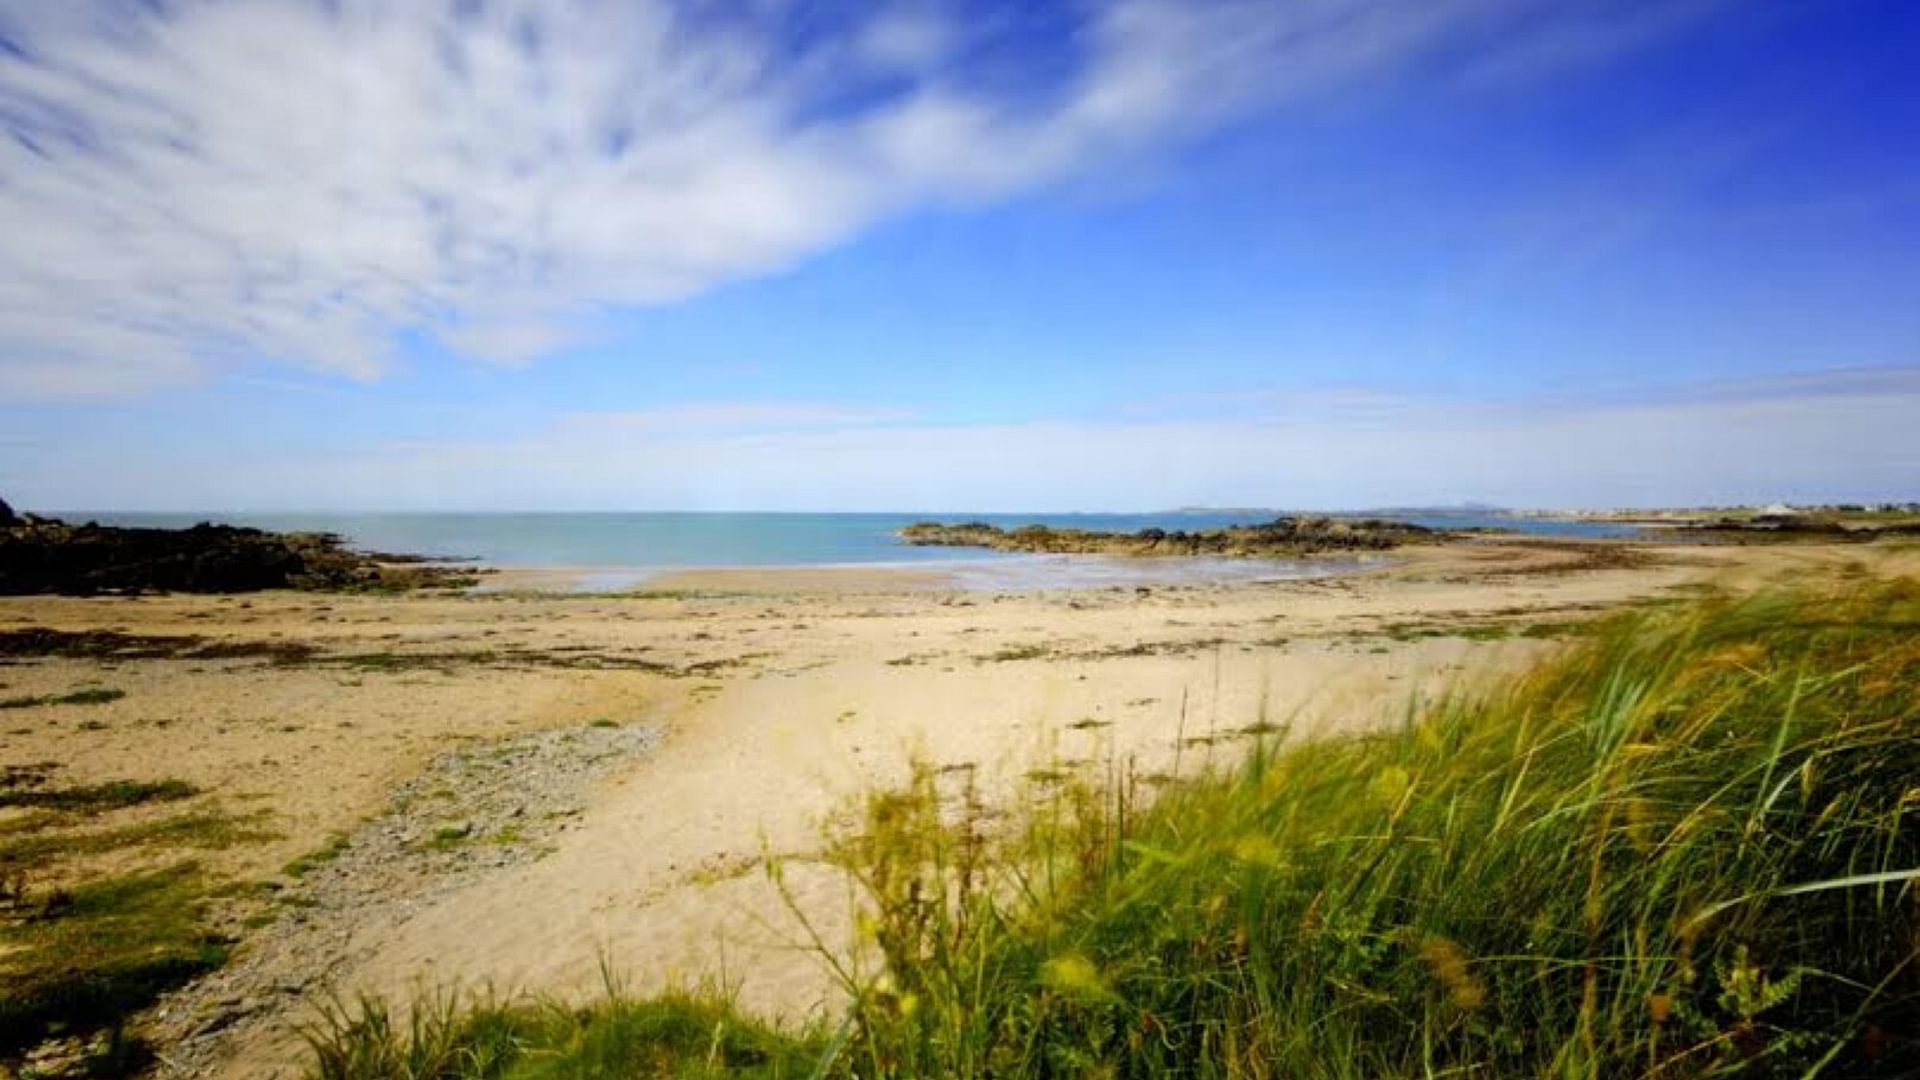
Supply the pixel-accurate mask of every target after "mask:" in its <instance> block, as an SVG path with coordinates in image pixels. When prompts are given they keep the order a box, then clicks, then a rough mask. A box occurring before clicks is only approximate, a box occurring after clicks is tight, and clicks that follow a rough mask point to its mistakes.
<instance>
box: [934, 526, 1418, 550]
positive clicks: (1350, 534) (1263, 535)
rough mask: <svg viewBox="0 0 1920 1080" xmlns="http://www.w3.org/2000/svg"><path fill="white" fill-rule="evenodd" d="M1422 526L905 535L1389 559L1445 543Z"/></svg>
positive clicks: (942, 543)
mask: <svg viewBox="0 0 1920 1080" xmlns="http://www.w3.org/2000/svg"><path fill="white" fill-rule="evenodd" d="M1446 535H1447V534H1445V533H1443V532H1437V531H1435V530H1433V529H1427V528H1423V527H1421V526H1419V525H1410V524H1407V523H1406V522H1400V521H1381V520H1378V519H1373V518H1365V519H1360V518H1334V517H1279V518H1275V519H1274V520H1272V521H1270V522H1266V523H1265V524H1260V525H1232V526H1228V527H1227V528H1224V529H1208V530H1205V531H1201V532H1185V531H1181V530H1174V531H1168V530H1166V529H1142V530H1140V531H1139V532H1134V533H1117V532H1096V531H1090V530H1085V529H1055V528H1050V527H1048V526H1045V525H1027V526H1024V527H1022V528H1018V529H1002V528H1000V527H999V526H997V525H988V524H985V523H984V522H977V521H975V522H967V523H964V524H958V525H948V524H943V523H940V522H933V521H923V522H918V523H915V524H913V525H909V526H907V527H906V528H904V529H902V530H900V539H901V540H902V541H904V542H905V543H908V544H912V545H914V546H915V547H979V548H991V549H992V550H994V551H1012V552H1027V553H1035V554H1049V555H1217V556H1225V557H1234V558H1253V557H1261V556H1269V557H1275V558H1280V557H1287V556H1294V555H1313V554H1319V553H1323V552H1338V551H1384V550H1386V549H1388V548H1393V547H1398V546H1399V545H1401V544H1406V543H1417V542H1422V541H1434V540H1439V539H1444V538H1445V536H1446Z"/></svg>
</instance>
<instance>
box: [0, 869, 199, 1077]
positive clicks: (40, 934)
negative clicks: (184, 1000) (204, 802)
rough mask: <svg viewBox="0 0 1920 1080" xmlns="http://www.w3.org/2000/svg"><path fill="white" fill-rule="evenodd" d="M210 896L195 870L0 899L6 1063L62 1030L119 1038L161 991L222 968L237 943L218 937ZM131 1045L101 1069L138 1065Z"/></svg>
mask: <svg viewBox="0 0 1920 1080" xmlns="http://www.w3.org/2000/svg"><path fill="white" fill-rule="evenodd" d="M205 899H206V892H205V888H204V885H203V882H202V879H201V877H200V874H199V872H198V870H197V868H196V867H194V866H193V865H192V864H191V863H188V864H182V865H179V866H175V867H172V868H169V869H165V870H160V871H155V872H150V873H141V874H130V875H126V876H123V877H112V878H101V879H98V880H95V881H90V882H87V883H85V884H82V885H77V886H74V887H73V888H71V889H47V890H40V891H35V890H31V889H22V888H15V889H13V890H10V891H9V892H7V893H6V894H4V895H0V901H4V903H0V1062H5V1061H7V1060H8V1059H17V1058H18V1057H19V1055H21V1054H22V1053H23V1052H25V1051H27V1050H29V1049H31V1048H32V1047H33V1046H35V1045H36V1044H38V1043H39V1042H41V1041H42V1040H43V1039H45V1038H47V1037H48V1036H50V1035H54V1034H58V1033H63V1032H74V1031H97V1030H101V1029H110V1030H112V1031H114V1032H116V1033H118V1031H119V1029H120V1028H121V1027H122V1025H123V1024H124V1023H125V1021H126V1019H127V1018H128V1017H129V1016H130V1015H132V1014H133V1013H135V1012H138V1011H139V1010H141V1009H143V1008H146V1007H147V1006H149V1005H151V1004H153V1003H154V1002H155V1001H156V1000H158V999H159V997H160V995H161V994H164V993H166V992H167V991H168V990H171V989H173V988H175V987H177V986H180V985H182V984H184V983H186V982H187V981H189V980H191V979H193V978H195V977H197V976H199V975H202V974H205V973H206V972H208V971H212V970H213V969H214V968H217V967H219V966H220V965H221V964H222V963H223V962H224V961H225V960H226V956H227V947H228V944H229V943H228V942H227V941H226V940H225V939H224V938H221V937H219V936H218V935H216V934H214V933H212V932H211V931H210V930H209V928H208V926H207V924H206V922H205V918H204V902H205ZM127 1045H128V1044H126V1043H125V1042H124V1041H123V1040H121V1039H119V1038H114V1039H112V1040H110V1041H109V1046H110V1047H112V1048H113V1049H114V1054H113V1055H112V1056H114V1057H118V1058H121V1060H120V1061H118V1062H112V1061H110V1062H103V1063H94V1064H93V1067H92V1071H94V1072H96V1073H99V1072H118V1071H123V1070H124V1069H126V1067H127V1066H128V1065H130V1064H134V1063H133V1062H130V1061H128V1060H126V1057H127V1053H126V1049H125V1048H126V1047H127ZM115 1066H118V1067H117V1068H116V1067H115Z"/></svg>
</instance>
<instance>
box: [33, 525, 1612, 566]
mask: <svg viewBox="0 0 1920 1080" xmlns="http://www.w3.org/2000/svg"><path fill="white" fill-rule="evenodd" d="M52 516H56V517H61V518H64V519H66V520H68V521H74V522H79V521H88V520H92V521H98V522H100V523H101V524H106V525H145V526H158V527H162V528H178V527H184V526H188V525H192V524H195V523H196V522H200V521H209V520H211V521H216V522H221V523H224V524H231V525H251V526H254V527H256V528H261V529H269V530H273V531H276V532H286V531H317V532H334V533H339V534H340V535H342V536H344V537H346V538H347V540H348V541H349V542H350V543H351V544H353V545H354V546H356V547H359V548H363V549H366V550H371V551H386V552H406V553H412V554H420V555H431V556H440V557H447V558H467V559H477V560H479V561H481V562H483V563H486V564H488V565H493V566H567V567H607V568H621V569H670V568H675V567H715V566H831V565H857V564H873V563H892V564H900V563H905V564H945V565H949V566H951V565H965V564H970V563H983V562H989V561H994V560H1003V561H1004V560H1012V559H1021V557H1019V556H1007V555H1000V554H996V553H993V552H985V551H972V550H968V549H963V548H917V547H910V546H908V545H906V544H903V543H901V542H900V541H899V539H898V538H897V537H896V536H895V533H897V532H898V531H899V529H900V528H902V527H903V526H905V525H909V524H911V523H913V522H915V521H926V520H938V521H985V522H989V523H992V524H995V525H1000V526H1003V527H1008V528H1012V527H1018V526H1021V525H1031V524H1043V525H1051V526H1055V527H1059V528H1076V529H1096V530H1107V531H1119V532H1133V531H1135V530H1138V529H1145V528H1161V529H1167V530H1174V529H1185V530H1188V531H1193V530H1198V529H1215V528H1220V527H1222V526H1225V525H1241V524H1251V523H1255V522H1261V521H1268V520H1271V519H1272V518H1273V516H1274V515H1273V513H1271V512H1265V511H1263V512H1259V513H1231V512H1229V513H1218V512H1192V513H1186V512H1182V513H1165V514H752V513H594V514H560V513H539V514H516V513H486V514H482V513H466V514H427V513H361V514H348V513H265V514H246V513H219V514H207V513H119V512H109V511H64V512H60V513H57V514H54V515H52ZM1396 517H1397V519H1398V520H1407V521H1414V522H1415V523H1417V524H1423V525H1430V526H1440V527H1451V528H1464V527H1472V526H1485V525H1493V526H1501V527H1506V528H1515V529H1519V530H1521V531H1525V532H1535V533H1548V534H1553V535H1574V536H1610V535H1622V534H1626V533H1630V532H1631V531H1632V530H1630V529H1623V528H1621V527H1618V526H1605V525H1595V524H1592V523H1587V522H1564V521H1530V520H1526V519H1520V518H1507V517H1501V516H1498V515H1488V514H1447V513H1417V514H1415V513H1410V514H1404V515H1396ZM1022 561H1023V562H1025V563H1027V564H1036V563H1038V562H1040V560H1035V559H1032V558H1027V559H1024V560H1022ZM1208 561H1209V562H1219V563H1223V564H1225V563H1229V562H1230V561H1229V560H1208ZM1006 569H1012V567H1007V568H1006ZM1221 572H1222V573H1226V572H1227V571H1226V569H1225V567H1224V566H1223V567H1222V568H1221Z"/></svg>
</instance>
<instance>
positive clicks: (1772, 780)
mask: <svg viewBox="0 0 1920 1080" xmlns="http://www.w3.org/2000/svg"><path fill="white" fill-rule="evenodd" d="M1247 720H1248V723H1249V724H1254V725H1261V724H1262V723H1263V722H1264V721H1266V720H1267V718H1265V717H1248V718H1247ZM1128 772H1129V770H1125V769H1117V770H1115V773H1114V774H1113V775H1110V776H1109V777H1107V778H1105V779H1102V780H1098V781H1094V780H1089V779H1086V778H1085V774H1084V773H1081V774H1079V778H1074V777H1067V778H1065V779H1064V780H1063V779H1062V778H1061V777H1059V776H1050V777H1049V779H1048V782H1046V783H1044V784H1036V785H1035V787H1034V789H1033V790H1032V791H1031V792H1030V793H1028V797H1027V798H1024V799H1022V800H1017V805H1019V806H1020V807H1021V808H1022V809H1021V810H1020V811H1019V812H1018V813H1017V814H1014V815H1012V816H1011V817H1008V816H996V815H994V814H991V813H989V812H988V809H987V807H985V806H984V805H983V804H982V803H981V801H980V800H979V798H978V797H977V796H976V795H975V794H974V792H973V790H972V788H971V786H970V782H968V781H965V780H964V779H963V780H962V782H961V784H960V786H958V787H955V786H954V784H953V778H951V777H944V774H942V773H940V772H939V771H938V770H935V769H932V768H925V769H919V770H916V771H915V773H914V778H913V780H912V781H911V782H910V783H908V784H907V785H905V786H904V787H902V788H900V789H897V790H891V791H886V792H880V793H876V794H874V795H872V796H870V797H869V798H868V799H867V800H866V802H865V804H864V813H863V814H862V815H861V820H860V824H859V825H858V826H856V827H853V828H852V829H850V830H849V831H847V832H845V833H843V834H841V835H838V836H836V837H835V838H834V839H833V841H832V842H831V843H830V845H829V853H830V858H831V859H832V861H834V862H835V863H837V864H838V865H839V866H840V867H841V868H842V869H843V870H844V871H845V872H846V873H847V874H848V875H849V876H850V879H851V881H852V882H853V883H854V884H855V885H856V886H857V891H858V893H859V894H860V895H861V896H862V897H863V900H864V903H863V905H862V914H861V915H860V917H859V919H858V927H859V935H860V939H861V940H860V944H859V946H858V947H856V948H855V949H854V950H853V951H852V953H851V954H849V953H847V952H846V951H845V950H842V949H840V948H838V947H837V946H836V945H835V944H834V943H832V942H829V941H826V940H825V939H824V937H823V938H821V939H820V944H821V959H822V962H823V963H827V964H829V965H831V966H832V967H833V969H834V970H835V971H836V972H837V973H838V975H839V977H840V979H841V983H842V986H843V988H844V990H845V995H846V997H845V1003H844V1008H843V1010H842V1013H841V1015H842V1016H843V1017H844V1022H843V1023H841V1024H840V1026H838V1027H837V1028H836V1029H835V1030H834V1034H833V1037H832V1038H826V1037H823V1033H813V1034H805V1033H801V1034H786V1033H782V1032H780V1031H779V1030H778V1029H776V1028H771V1027H769V1026H767V1025H766V1024H764V1023H762V1022H760V1021H756V1020H755V1019H753V1018H752V1017H747V1016H742V1015H741V1014H740V1013H739V1012H738V1011H737V1010H734V1009H731V1008H730V1007H728V1006H727V1004H726V1002H725V1001H724V1000H723V999H715V1000H702V1001H698V1002H690V1001H689V1000H688V999H686V998H684V997H679V998H669V999H662V1001H663V1002H665V1003H666V1004H662V1005H661V1007H662V1008H667V1007H669V1006H671V1007H672V1008H684V1009H698V1010H708V1011H705V1012H700V1013H699V1014H698V1015H699V1016H700V1017H701V1020H702V1022H703V1023H710V1025H711V1028H712V1030H713V1031H715V1032H720V1033H725V1032H727V1031H730V1030H733V1029H734V1028H735V1027H736V1026H737V1027H738V1029H739V1030H740V1031H742V1032H756V1033H759V1035H760V1036H764V1037H765V1038H767V1039H769V1040H774V1042H775V1044H777V1045H778V1046H780V1047H782V1048H784V1049H782V1051H781V1055H780V1056H778V1057H777V1060H778V1061H780V1062H782V1063H783V1064H782V1068H786V1067H787V1065H788V1064H792V1065H793V1066H794V1067H795V1068H798V1067H799V1065H800V1064H802V1063H805V1064H806V1068H805V1069H804V1070H801V1071H799V1072H789V1073H787V1075H833V1076H862V1077H888V1076H893V1077H910V1076H997V1077H1028V1076H1031V1077H1066V1076H1073V1077H1081V1076H1104V1077H1136V1076H1160V1075H1182V1076H1196V1077H1222V1078H1240V1077H1248V1078H1251V1077H1269V1076H1271V1077H1311V1078H1327V1080H1345V1078H1349V1077H1439V1076H1458V1077H1563V1078H1596V1080H1597V1078H1603V1077H1604V1078H1611V1077H1649V1078H1651V1077H1707V1076H1733V1075H1738V1076H1764V1077H1775V1076H1778V1077H1810V1076H1833V1077H1874V1076H1885V1077H1895V1076H1913V1075H1916V1074H1920V1020H1917V1019H1916V1017H1920V962H1917V960H1920V958H1917V956H1916V933H1915V932H1916V929H1920V898H1917V896H1916V889H1915V886H1916V884H1920V833H1916V831H1915V828H1914V826H1915V824H1916V821H1915V815H1916V813H1920V795H1916V791H1917V790H1920V789H1916V788H1915V787H1914V785H1915V783H1916V782H1920V584H1916V583H1915V582H1913V581H1911V580H1898V581H1893V582H1873V581H1862V582H1854V583H1850V584H1849V585H1848V586H1847V587H1846V589H1845V590H1844V591H1813V590H1805V589H1803V590H1799V591H1776V592H1771V593H1767V594H1763V595H1758V596H1753V597H1749V598H1745V599H1738V600H1734V599H1726V598H1720V597H1710V598H1706V599H1702V600H1696V601H1690V602H1688V603H1685V604H1675V605H1666V606H1662V607H1659V608H1652V609H1642V610H1638V611H1633V612H1628V613H1625V614H1622V615H1620V616H1617V617H1615V618H1612V619H1606V620H1601V621H1599V622H1596V623H1592V624H1588V625H1586V626H1584V627H1583V631H1582V633H1581V634H1580V636H1579V637H1578V638H1577V639H1576V640H1574V641H1572V642H1571V643H1569V644H1567V645H1565V646H1563V647H1562V650H1561V651H1560V652H1559V653H1558V654H1556V656H1555V657H1554V658H1553V659H1551V660H1549V661H1548V662H1546V663H1545V664H1543V665H1542V666H1541V667H1539V668H1538V669H1536V670H1535V671H1533V672H1531V673H1530V674H1528V675H1526V676H1525V677H1523V678H1520V679H1518V680H1516V681H1514V682H1512V683H1511V684H1510V685H1508V686H1506V687H1504V688H1501V689H1500V690H1498V691H1496V692H1492V693H1488V694H1483V695H1479V696H1475V697H1471V698H1466V697H1462V698H1456V699H1452V700H1445V701H1440V702H1436V703H1430V704H1425V705H1419V706H1417V707H1414V708H1411V709H1410V710H1409V712H1408V715H1407V716H1406V719H1405V721H1404V722H1403V723H1401V724H1399V725H1397V726H1395V727H1394V728H1393V729H1392V730H1387V731H1376V732H1373V733H1370V734H1365V735H1356V736H1349V737H1342V738H1332V739H1324V740H1317V741H1311V742H1304V743H1298V744H1288V743H1286V742H1285V740H1284V739H1283V738H1282V737H1280V733H1278V732H1276V733H1275V734H1274V737H1272V738H1263V739H1260V740H1258V741H1257V743H1256V746H1255V748H1254V749H1253V750H1252V752H1251V753H1250V754H1249V755H1248V756H1246V757H1245V758H1244V760H1241V761H1239V762H1237V763H1235V764H1234V765H1233V766H1232V767H1231V768H1225V767H1222V768H1212V769H1208V770H1207V771H1204V772H1199V773H1194V772H1192V771H1191V770H1189V772H1188V773H1187V774H1186V775H1184V776H1181V777H1178V778H1176V779H1175V780H1174V782H1172V783H1168V784H1164V785H1156V786H1155V788H1154V794H1153V795H1152V796H1151V797H1150V798H1149V797H1146V796H1145V795H1144V794H1143V791H1145V790H1146V785H1145V784H1143V783H1142V782H1141V780H1144V779H1145V778H1134V777H1130V776H1129V775H1128ZM769 873H770V874H772V875H773V878H774V881H775V883H776V884H778V883H779V881H780V874H781V870H780V864H779V862H778V861H777V860H776V861H774V862H772V863H771V864H770V866H769ZM796 910H797V909H796ZM655 1004H660V1003H649V1002H635V1001H631V1000H629V999H626V998H624V997H622V996H620V995H617V994H613V995H609V996H608V998H607V999H606V1000H605V1001H603V1002H601V1003H598V1004H589V1005H586V1006H583V1007H580V1008H577V1009H575V1010H571V1011H567V1010H559V1009H557V1007H554V1006H547V1005H523V1006H498V1005H483V1006H473V1007H467V1008H454V1007H452V1006H448V1008H447V1011H445V1012H444V1013H442V1014H433V1013H429V1018H430V1019H431V1020H432V1024H431V1025H430V1028H431V1030H429V1031H426V1032H423V1031H421V1030H420V1029H419V1027H418V1025H417V1024H416V1025H415V1026H414V1027H413V1028H409V1029H405V1030H401V1029H396V1028H395V1027H394V1026H393V1025H391V1024H390V1023H386V1022H384V1021H383V1020H381V1018H382V1017H384V1015H385V1013H384V1007H383V1006H381V1005H380V1004H379V1003H377V1002H363V1003H360V1004H359V1005H357V1006H356V1010H357V1011H350V1012H343V1013H342V1014H340V1015H339V1016H337V1017H336V1018H335V1020H334V1022H333V1024H332V1025H331V1026H330V1027H327V1028H325V1029H323V1030H321V1031H320V1032H319V1033H318V1034H317V1037H316V1038H315V1040H314V1048H315V1058H314V1062H315V1064H314V1066H313V1070H314V1075H315V1076H318V1077H324V1078H327V1080H363V1078H372V1077H402V1076H406V1077H415V1076H426V1075H432V1076H439V1077H448V1078H454V1077H458V1078H469V1077H471V1078H479V1077H496V1076H512V1077H519V1076H532V1075H544V1074H546V1073H549V1072H551V1073H554V1074H558V1075H586V1074H588V1073H592V1074H593V1075H606V1076H613V1075H622V1076H628V1075H712V1074H713V1073H714V1070H715V1069H718V1070H721V1071H727V1070H733V1072H732V1073H731V1074H740V1073H741V1072H743V1071H746V1070H749V1069H761V1068H763V1066H765V1064H766V1062H769V1061H773V1060H776V1057H774V1056H769V1057H768V1058H766V1059H764V1060H760V1061H757V1062H747V1061H745V1060H736V1059H729V1058H726V1057H725V1056H724V1055H722V1056H719V1057H716V1056H715V1054H714V1052H713V1051H712V1049H711V1045H712V1044H710V1043H699V1042H697V1041H689V1040H686V1039H681V1040H678V1041H675V1040H663V1039H659V1038H656V1037H654V1036H652V1035H648V1034H645V1033H644V1032H643V1031H642V1028H641V1027H635V1026H633V1025H629V1024H627V1023H626V1022H625V1021H624V1020H622V1019H621V1018H623V1017H628V1016H630V1015H633V1014H634V1013H635V1011H636V1010H638V1011H641V1012H644V1011H645V1010H647V1009H649V1008H652V1007H653V1006H654V1005H655ZM436 1016H437V1019H434V1017H436ZM542 1018H545V1019H542ZM503 1025H504V1028H503ZM469 1029H471V1030H472V1032H473V1034H471V1035H470V1036H468V1035H463V1036H462V1038H464V1039H466V1040H467V1041H468V1042H470V1043H472V1046H473V1049H471V1051H462V1052H460V1053H458V1054H451V1055H449V1054H447V1053H442V1052H440V1051H438V1050H435V1049H434V1047H435V1046H443V1045H445V1044H446V1043H447V1041H448V1039H449V1037H450V1036H448V1034H447V1033H448V1032H466V1031H468V1030H469ZM507 1029H510V1031H511V1037H507V1036H501V1035H499V1034H498V1033H499V1032H500V1031H502V1030H507ZM589 1032H591V1033H592V1035H591V1037H589V1035H588V1033H589ZM490 1033H491V1034H490ZM715 1038H716V1039H717V1038H719V1036H718V1035H716V1036H715ZM455 1041H456V1042H458V1041H459V1040H455ZM463 1045H464V1044H463ZM788 1050H791V1054H788ZM426 1059H430V1060H431V1061H432V1062H434V1063H435V1064H434V1065H433V1067H432V1068H431V1069H428V1070H426V1071H420V1068H419V1066H418V1064H417V1063H418V1062H419V1061H420V1060H426ZM699 1069H707V1070H708V1071H707V1072H704V1073H703V1072H700V1071H698V1070H699ZM676 1070H677V1071H676Z"/></svg>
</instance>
